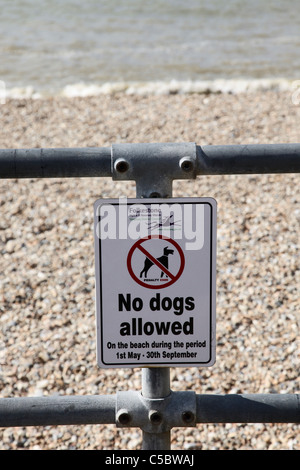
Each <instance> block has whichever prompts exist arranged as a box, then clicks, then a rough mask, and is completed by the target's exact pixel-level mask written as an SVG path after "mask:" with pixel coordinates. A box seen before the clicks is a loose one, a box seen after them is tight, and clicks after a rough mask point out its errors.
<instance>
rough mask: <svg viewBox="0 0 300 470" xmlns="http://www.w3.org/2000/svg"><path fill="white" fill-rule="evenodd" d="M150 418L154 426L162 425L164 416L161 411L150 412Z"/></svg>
mask: <svg viewBox="0 0 300 470" xmlns="http://www.w3.org/2000/svg"><path fill="white" fill-rule="evenodd" d="M148 416H149V419H150V421H151V423H152V424H160V423H161V422H162V415H161V413H160V412H159V411H156V410H150V411H149V415H148Z"/></svg>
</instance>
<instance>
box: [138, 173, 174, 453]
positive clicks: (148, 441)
mask: <svg viewBox="0 0 300 470" xmlns="http://www.w3.org/2000/svg"><path fill="white" fill-rule="evenodd" d="M137 183H138V182H137ZM154 183H155V180H153V184H154ZM163 186H164V188H163V189H164V191H163V193H164V196H165V195H166V194H167V197H172V181H171V180H170V181H167V179H166V184H164V185H163ZM136 187H137V190H136V193H137V194H136V197H137V198H139V197H142V196H143V192H144V191H143V189H144V188H143V184H137V186H136ZM161 189H162V188H160V190H161ZM158 196H160V195H158ZM170 392H171V388H170V368H169V367H149V368H143V369H142V395H143V396H144V397H145V398H165V397H167V396H168V395H169V394H170ZM153 412H155V410H153ZM170 447H171V432H170V431H166V432H162V433H157V434H156V433H149V432H146V431H143V444H142V449H143V450H169V449H170Z"/></svg>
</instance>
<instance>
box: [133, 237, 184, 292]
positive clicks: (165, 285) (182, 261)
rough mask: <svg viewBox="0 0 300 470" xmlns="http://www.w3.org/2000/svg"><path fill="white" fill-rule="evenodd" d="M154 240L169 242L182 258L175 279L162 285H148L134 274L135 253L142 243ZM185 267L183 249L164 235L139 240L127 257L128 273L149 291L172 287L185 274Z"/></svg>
mask: <svg viewBox="0 0 300 470" xmlns="http://www.w3.org/2000/svg"><path fill="white" fill-rule="evenodd" d="M152 238H158V239H161V240H167V241H168V243H171V244H172V245H173V246H174V247H175V248H176V250H177V251H178V253H179V256H180V268H179V270H178V272H177V274H176V275H175V276H173V278H172V279H171V280H170V281H168V282H166V283H164V284H162V285H158V286H156V285H149V284H146V283H145V282H143V281H141V280H140V279H139V278H138V277H137V276H136V275H135V274H134V272H133V269H132V266H131V260H132V255H133V253H134V251H135V250H136V249H139V247H140V246H141V245H142V243H144V242H145V241H147V240H150V239H152ZM184 265H185V260H184V254H183V251H182V249H181V247H180V246H179V245H178V243H177V242H175V240H172V238H168V237H164V236H163V235H149V237H145V238H141V239H140V240H138V241H137V242H136V243H135V244H134V245H133V246H132V247H131V248H130V250H129V253H128V256H127V269H128V272H129V274H130V276H131V277H132V279H133V280H134V281H135V282H137V283H138V284H139V285H140V286H142V287H146V288H147V289H163V288H165V287H169V286H171V285H172V284H174V282H176V281H177V280H178V279H179V278H180V276H181V274H182V273H183V270H184Z"/></svg>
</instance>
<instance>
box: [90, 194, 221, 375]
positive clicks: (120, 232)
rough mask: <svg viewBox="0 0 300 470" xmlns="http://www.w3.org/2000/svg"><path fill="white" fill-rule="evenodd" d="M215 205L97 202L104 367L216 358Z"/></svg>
mask: <svg viewBox="0 0 300 470" xmlns="http://www.w3.org/2000/svg"><path fill="white" fill-rule="evenodd" d="M216 206H217V204H216V201H215V200H214V199H212V198H181V199H163V200H162V199H127V198H120V199H104V200H98V201H96V203H95V205H94V211H95V267H96V320H97V322H96V323H97V361H98V364H99V366H100V367H105V368H112V367H149V366H155V367H158V366H162V367H163V366H166V367H167V366H174V367H180V366H183V367H187V366H211V365H213V363H214V361H215V301H216V293H215V290H216V289H215V284H216V274H215V272H216V208H217V207H216Z"/></svg>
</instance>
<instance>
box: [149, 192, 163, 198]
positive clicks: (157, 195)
mask: <svg viewBox="0 0 300 470" xmlns="http://www.w3.org/2000/svg"><path fill="white" fill-rule="evenodd" d="M149 197H152V198H157V197H161V195H160V194H159V193H156V192H154V193H151V194H149Z"/></svg>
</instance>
